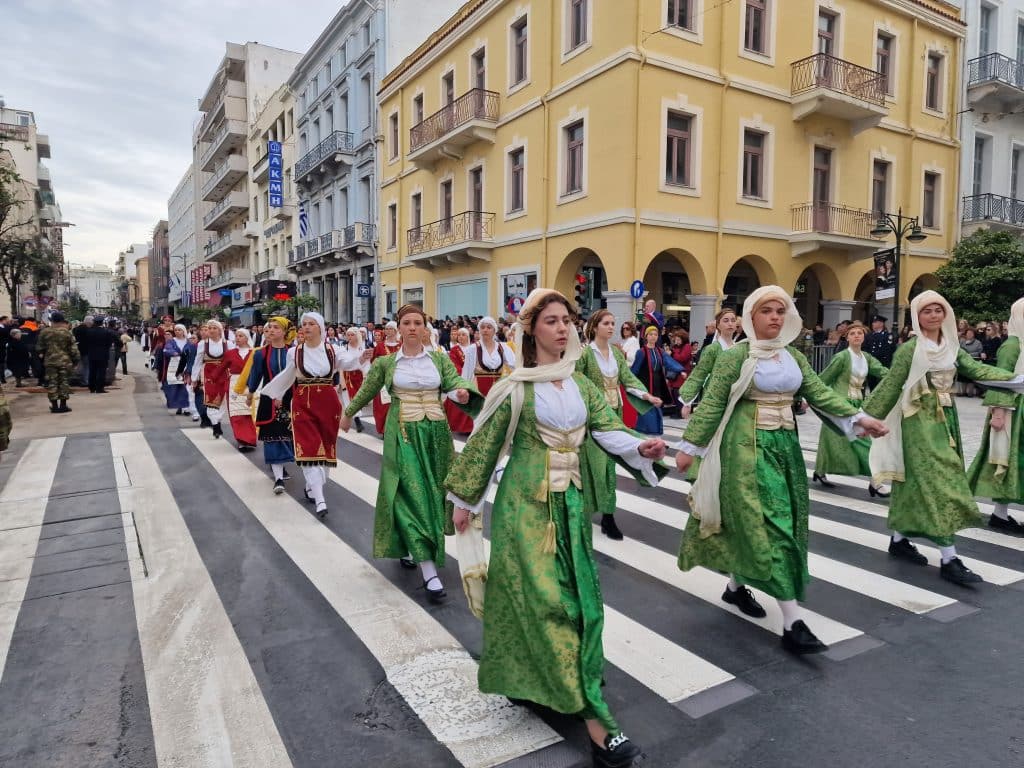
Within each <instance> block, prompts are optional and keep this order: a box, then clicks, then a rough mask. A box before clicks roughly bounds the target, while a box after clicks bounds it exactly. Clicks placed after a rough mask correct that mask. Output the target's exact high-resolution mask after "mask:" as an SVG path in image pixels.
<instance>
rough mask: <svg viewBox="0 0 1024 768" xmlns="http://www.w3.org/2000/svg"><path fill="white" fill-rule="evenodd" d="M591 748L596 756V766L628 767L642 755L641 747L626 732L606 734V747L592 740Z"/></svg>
mask: <svg viewBox="0 0 1024 768" xmlns="http://www.w3.org/2000/svg"><path fill="white" fill-rule="evenodd" d="M590 749H591V753H592V754H593V756H594V768H628V766H630V765H632V764H633V761H634V760H636V759H637V758H638V757H640V752H641V749H640V747H638V746H637V745H636V744H634V743H633V742H632V741H630V740H629V738H628V737H627V736H626V734H624V733H620V734H619V735H618V736H612V735H611V734H608V735H607V736H605V737H604V747H599V746H598V745H597V744H595V743H594V742H593V740H591V742H590Z"/></svg>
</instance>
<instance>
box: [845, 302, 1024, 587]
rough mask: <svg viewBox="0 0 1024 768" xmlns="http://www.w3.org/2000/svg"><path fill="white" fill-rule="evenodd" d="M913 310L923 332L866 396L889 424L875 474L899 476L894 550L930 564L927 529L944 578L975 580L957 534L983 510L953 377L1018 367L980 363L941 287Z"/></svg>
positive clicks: (1001, 375) (875, 454)
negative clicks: (925, 312) (924, 548)
mask: <svg viewBox="0 0 1024 768" xmlns="http://www.w3.org/2000/svg"><path fill="white" fill-rule="evenodd" d="M930 304H939V305H940V306H942V307H943V308H944V309H945V312H946V316H945V319H944V321H943V324H942V338H941V341H940V342H939V343H938V344H936V343H934V342H933V341H931V340H929V339H927V338H925V337H924V336H922V335H921V328H920V321H919V318H918V314H919V313H920V312H921V310H922V309H923V308H925V307H927V306H929V305H930ZM910 314H911V321H912V323H913V326H914V330H915V331H916V332H917V336H916V337H914V338H911V339H909V340H908V341H907V342H906V343H904V344H902V345H901V346H900V347H899V349H897V350H896V354H895V355H893V359H892V368H890V369H889V375H888V376H886V377H885V378H884V379H883V380H882V382H881V384H879V386H878V387H877V388H876V389H875V391H874V392H872V393H871V396H870V397H868V399H867V401H866V402H865V403H864V410H865V412H867V413H869V414H871V415H872V416H876V417H878V418H884V419H885V422H886V425H887V426H888V427H889V434H888V435H887V436H886V437H884V438H881V439H879V440H876V441H875V442H874V443H872V445H871V453H870V462H871V472H872V475H873V479H874V481H875V482H876V483H883V482H890V481H891V482H892V501H891V502H890V504H889V528H890V529H891V530H892V531H894V534H893V537H892V540H891V541H890V543H889V554H890V555H892V556H893V557H896V558H900V559H903V560H908V561H910V562H913V563H915V564H918V565H927V564H928V561H927V559H926V558H925V556H924V555H922V554H921V553H919V552H918V551H917V549H916V548H915V547H914V545H913V544H912V543H911V542H910V538H911V537H914V536H922V537H924V538H927V539H930V540H931V541H933V542H935V544H937V545H938V546H939V548H940V550H941V552H942V565H941V567H940V570H939V573H940V575H941V576H942V577H943V578H944V579H946V580H947V581H952V582H953V583H956V584H960V585H965V584H972V583H975V582H979V581H981V580H982V579H981V577H980V576H978V575H977V574H976V573H974V572H973V571H971V570H970V569H969V568H967V567H966V566H965V565H964V564H963V563H962V562H961V560H960V558H958V557H957V555H956V547H955V546H954V544H953V542H954V536H955V534H956V532H957V531H959V530H961V529H963V528H970V527H972V526H975V525H978V524H979V523H980V522H981V515H980V513H979V512H978V505H977V504H976V503H975V501H974V497H973V494H972V492H971V487H970V485H969V483H968V481H967V474H966V473H965V471H964V458H963V444H962V443H961V440H960V420H959V417H958V415H957V410H956V405H955V402H954V400H953V397H952V392H953V384H954V381H955V379H956V375H957V373H958V372H959V373H960V374H961V375H963V376H964V377H966V378H970V379H973V380H974V381H984V382H986V383H988V384H989V386H995V385H996V383H997V382H1005V381H1010V380H1014V374H1012V373H1008V372H1006V371H1004V370H1000V369H999V368H996V367H994V366H990V365H985V364H984V363H979V362H977V361H975V360H973V359H971V356H970V355H969V354H967V352H965V351H964V350H963V349H961V348H960V346H959V344H958V342H957V331H956V317H955V316H954V314H953V308H952V307H950V305H949V303H948V302H947V301H946V300H945V299H944V298H943V297H942V296H941V295H939V294H938V293H936V292H935V291H925V292H924V293H921V294H919V295H918V296H917V297H916V298H914V300H913V301H912V302H911V303H910ZM1014 381H1015V383H1016V382H1017V381H1024V377H1018V379H1016V380H1014Z"/></svg>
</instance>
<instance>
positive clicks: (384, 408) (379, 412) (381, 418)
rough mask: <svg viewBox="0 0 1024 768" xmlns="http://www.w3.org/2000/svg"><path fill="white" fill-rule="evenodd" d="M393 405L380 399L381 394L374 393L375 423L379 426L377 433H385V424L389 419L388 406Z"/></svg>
mask: <svg viewBox="0 0 1024 768" xmlns="http://www.w3.org/2000/svg"><path fill="white" fill-rule="evenodd" d="M390 407H391V404H390V403H384V402H382V401H381V399H380V395H374V398H373V424H374V426H375V427H377V434H378V435H383V434H384V425H385V424H386V423H387V420H388V408H390Z"/></svg>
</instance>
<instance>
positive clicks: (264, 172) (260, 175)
mask: <svg viewBox="0 0 1024 768" xmlns="http://www.w3.org/2000/svg"><path fill="white" fill-rule="evenodd" d="M269 174H270V155H263V157H261V158H260V159H259V160H257V161H256V162H255V163H253V166H252V180H253V181H255V182H256V183H257V184H258V183H260V182H262V181H266V180H267V176H268V175H269Z"/></svg>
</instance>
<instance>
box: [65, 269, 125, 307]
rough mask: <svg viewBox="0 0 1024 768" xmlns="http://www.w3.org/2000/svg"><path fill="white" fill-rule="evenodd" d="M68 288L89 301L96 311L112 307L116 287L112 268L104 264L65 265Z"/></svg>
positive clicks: (115, 295)
mask: <svg viewBox="0 0 1024 768" xmlns="http://www.w3.org/2000/svg"><path fill="white" fill-rule="evenodd" d="M67 279H68V288H69V290H71V291H72V292H77V293H78V294H79V295H80V296H81V297H82V298H83V299H85V300H86V301H88V302H89V306H91V307H92V308H93V310H95V311H96V312H100V313H103V312H110V311H112V310H113V309H114V302H115V299H116V297H117V288H116V284H115V282H114V270H113V269H112V268H111V267H109V266H108V265H106V264H92V265H86V264H75V263H69V264H68V266H67Z"/></svg>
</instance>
